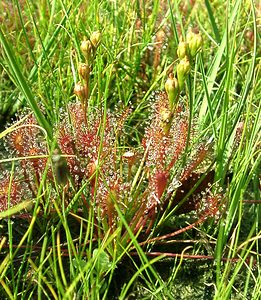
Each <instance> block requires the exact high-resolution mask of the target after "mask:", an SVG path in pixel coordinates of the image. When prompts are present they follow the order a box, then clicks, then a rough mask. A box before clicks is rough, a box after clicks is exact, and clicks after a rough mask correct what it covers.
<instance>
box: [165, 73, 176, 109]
mask: <svg viewBox="0 0 261 300" xmlns="http://www.w3.org/2000/svg"><path fill="white" fill-rule="evenodd" d="M165 90H166V92H167V94H168V98H169V105H170V110H171V111H173V109H174V108H175V106H176V104H177V95H178V93H179V84H178V80H177V78H175V77H174V75H173V73H170V74H169V77H168V79H167V81H166V83H165Z"/></svg>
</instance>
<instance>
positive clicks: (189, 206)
mask: <svg viewBox="0 0 261 300" xmlns="http://www.w3.org/2000/svg"><path fill="white" fill-rule="evenodd" d="M202 175H203V174H198V173H191V176H190V177H188V179H187V180H184V181H183V183H182V185H181V186H180V187H179V188H178V189H177V191H176V194H175V197H174V199H173V202H172V207H175V206H176V205H178V204H179V203H180V202H181V201H182V199H184V197H185V196H186V195H187V194H188V193H189V192H190V191H191V190H192V189H193V187H194V186H195V185H196V184H197V182H198V181H199V179H200V178H201V177H202ZM214 175H215V172H214V171H210V172H209V173H208V174H207V175H206V177H205V178H204V179H203V180H202V182H201V183H200V184H199V186H198V187H197V188H196V189H195V191H194V192H193V193H192V194H191V195H190V196H189V197H188V199H187V200H186V201H185V202H184V204H183V205H182V206H181V207H180V208H178V210H177V211H176V214H183V213H188V212H191V211H192V210H196V207H197V204H198V201H199V199H198V198H197V197H196V195H198V194H200V193H201V192H204V191H205V190H206V189H207V187H208V186H209V184H212V183H213V181H214Z"/></svg>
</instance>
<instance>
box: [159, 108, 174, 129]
mask: <svg viewBox="0 0 261 300" xmlns="http://www.w3.org/2000/svg"><path fill="white" fill-rule="evenodd" d="M160 118H161V128H162V129H163V132H164V133H165V134H167V133H168V132H169V130H170V126H171V123H172V120H173V112H171V111H170V110H168V109H162V110H161V112H160Z"/></svg>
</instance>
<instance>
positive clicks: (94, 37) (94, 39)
mask: <svg viewBox="0 0 261 300" xmlns="http://www.w3.org/2000/svg"><path fill="white" fill-rule="evenodd" d="M90 41H91V43H92V45H93V47H94V48H98V46H99V45H100V42H101V33H100V31H94V32H93V33H92V34H91V36H90Z"/></svg>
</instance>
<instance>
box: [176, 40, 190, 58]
mask: <svg viewBox="0 0 261 300" xmlns="http://www.w3.org/2000/svg"><path fill="white" fill-rule="evenodd" d="M187 47H188V44H187V43H186V42H182V41H181V42H179V45H178V49H177V55H178V58H179V59H182V58H184V57H185V56H186V55H187Z"/></svg>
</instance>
